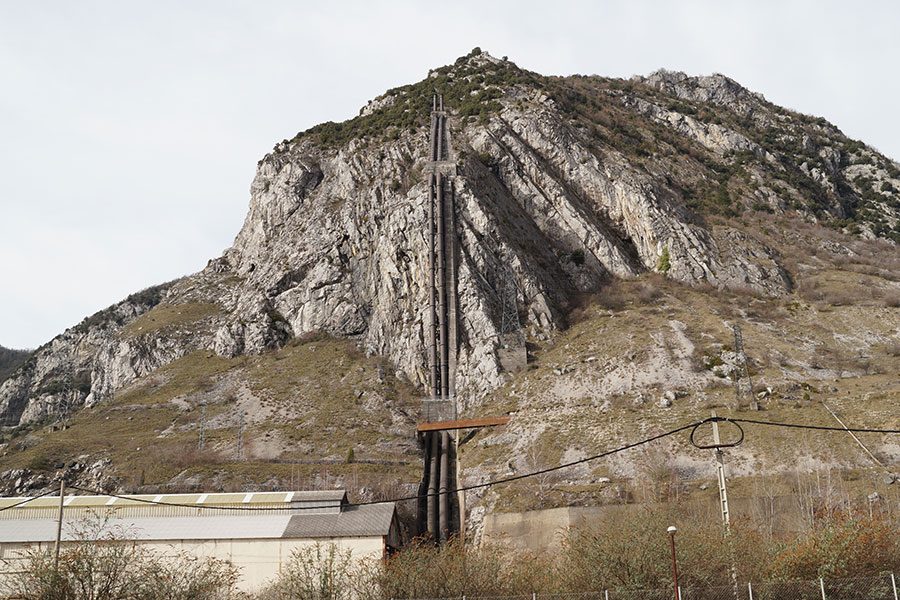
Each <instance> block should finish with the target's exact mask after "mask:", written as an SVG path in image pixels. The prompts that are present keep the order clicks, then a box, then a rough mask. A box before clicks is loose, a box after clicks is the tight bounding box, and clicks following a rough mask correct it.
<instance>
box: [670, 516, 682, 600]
mask: <svg viewBox="0 0 900 600" xmlns="http://www.w3.org/2000/svg"><path fill="white" fill-rule="evenodd" d="M667 531H668V532H669V542H670V543H671V546H672V575H673V576H674V578H675V600H681V588H679V587H678V565H677V563H676V562H675V532H676V531H678V530H677V529H676V528H675V526H674V525H670V526H669V529H668V530H667Z"/></svg>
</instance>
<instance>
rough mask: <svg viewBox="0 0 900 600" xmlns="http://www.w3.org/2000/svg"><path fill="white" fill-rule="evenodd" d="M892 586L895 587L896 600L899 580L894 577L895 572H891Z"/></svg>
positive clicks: (895, 599) (895, 598)
mask: <svg viewBox="0 0 900 600" xmlns="http://www.w3.org/2000/svg"><path fill="white" fill-rule="evenodd" d="M891 587H892V588H894V600H898V599H897V580H896V579H894V574H893V573H891Z"/></svg>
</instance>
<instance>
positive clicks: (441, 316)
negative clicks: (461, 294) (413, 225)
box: [436, 172, 449, 398]
mask: <svg viewBox="0 0 900 600" xmlns="http://www.w3.org/2000/svg"><path fill="white" fill-rule="evenodd" d="M436 179H437V212H438V214H437V242H438V325H439V328H440V353H441V397H442V398H447V395H448V393H449V389H448V387H447V384H448V381H447V257H446V254H445V252H444V248H445V246H446V243H445V240H446V237H447V234H446V232H445V228H444V181H443V179H442V177H441V174H440V172H438V173H437V175H436Z"/></svg>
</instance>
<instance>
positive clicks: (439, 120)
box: [434, 100, 444, 160]
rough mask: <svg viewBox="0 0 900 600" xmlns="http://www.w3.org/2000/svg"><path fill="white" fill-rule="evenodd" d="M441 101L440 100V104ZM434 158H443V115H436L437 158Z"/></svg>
mask: <svg viewBox="0 0 900 600" xmlns="http://www.w3.org/2000/svg"><path fill="white" fill-rule="evenodd" d="M443 102H444V101H443V100H441V104H442V105H443ZM441 110H443V108H442V109H441ZM434 160H444V115H438V116H437V158H435V159H434Z"/></svg>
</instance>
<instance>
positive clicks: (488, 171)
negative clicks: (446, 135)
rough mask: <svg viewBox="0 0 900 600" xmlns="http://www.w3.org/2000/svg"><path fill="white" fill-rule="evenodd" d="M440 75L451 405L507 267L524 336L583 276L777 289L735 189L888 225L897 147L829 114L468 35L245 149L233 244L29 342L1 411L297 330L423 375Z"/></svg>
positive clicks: (490, 357) (41, 405)
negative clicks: (243, 191) (488, 45)
mask: <svg viewBox="0 0 900 600" xmlns="http://www.w3.org/2000/svg"><path fill="white" fill-rule="evenodd" d="M435 86H443V87H442V89H443V88H446V89H447V90H448V98H447V100H446V102H447V106H448V108H449V110H450V112H451V119H450V143H451V147H452V159H453V161H455V164H456V175H455V176H453V177H452V183H453V186H454V189H455V203H456V211H457V231H456V235H457V238H458V248H459V260H458V273H457V278H458V290H459V301H458V306H459V332H460V344H459V357H458V362H457V369H458V370H457V373H456V381H457V391H458V396H459V397H460V400H461V401H462V405H463V408H464V409H465V408H466V407H473V406H476V405H477V404H478V402H479V401H480V400H481V399H482V398H483V397H484V396H485V394H487V393H488V392H490V391H491V390H493V389H495V388H497V387H498V386H499V385H501V384H502V382H503V373H502V371H501V367H500V363H499V360H498V358H497V349H498V347H499V345H500V340H499V333H500V331H499V330H500V321H501V311H502V307H503V304H504V302H505V301H509V299H504V294H505V293H506V288H505V287H504V282H505V281H507V280H510V279H511V280H512V281H514V282H515V284H516V298H515V302H516V306H517V309H518V312H519V315H520V320H521V321H522V325H523V327H524V328H525V329H526V330H527V331H528V332H529V334H530V335H534V336H541V335H546V333H547V332H548V331H551V330H554V329H559V328H564V327H565V326H566V314H567V313H568V312H569V311H570V309H571V308H572V306H573V303H574V301H575V300H576V299H577V298H578V297H579V296H580V295H583V294H587V293H592V292H595V291H597V290H598V289H602V287H603V286H604V284H605V282H608V281H610V280H611V279H612V278H630V277H634V276H636V275H639V274H640V273H643V272H646V271H661V272H664V273H665V275H666V276H667V277H669V278H672V279H675V280H679V281H682V282H685V283H690V284H708V285H711V286H714V287H717V288H731V289H748V290H751V291H753V292H754V293H756V294H759V295H762V296H778V295H780V294H784V293H786V292H788V291H789V290H790V289H791V280H790V278H789V276H788V274H787V273H786V271H785V269H784V267H783V265H782V259H781V257H780V256H779V255H778V253H777V252H776V251H774V250H772V249H770V248H768V247H767V246H766V245H765V244H763V243H762V242H761V241H759V240H758V239H756V238H755V237H754V236H753V235H752V234H750V233H748V232H746V231H745V230H740V229H738V228H735V227H732V226H730V225H729V224H728V223H729V222H728V220H727V218H723V217H720V216H719V215H724V216H725V217H727V216H729V215H734V214H737V213H739V212H740V210H742V208H741V207H743V208H746V207H748V206H749V205H751V204H753V205H754V206H756V205H759V206H763V205H764V208H765V210H768V211H775V212H784V211H786V210H794V211H797V213H798V214H800V215H801V217H803V218H806V219H807V220H827V219H828V218H832V217H833V218H845V217H846V216H847V215H848V214H851V213H852V211H853V210H856V211H857V213H859V214H862V213H860V212H859V211H860V210H862V209H860V208H859V207H860V206H869V208H867V209H865V210H868V211H870V213H871V214H875V213H877V214H878V215H880V216H878V219H879V220H878V221H877V223H878V225H877V227H876V226H875V225H870V224H869V221H865V219H862V220H859V221H858V224H856V225H853V226H855V227H856V228H857V232H858V233H860V235H862V236H864V237H866V236H868V237H873V236H878V235H882V237H885V236H886V237H888V238H890V236H891V235H893V234H892V231H893V229H892V228H896V226H897V214H896V213H897V210H896V209H891V206H892V205H891V204H890V198H891V197H890V195H889V194H887V193H884V194H882V193H881V192H878V193H879V194H881V195H879V196H878V198H875V197H874V196H872V194H871V193H870V192H869V191H865V194H869V195H868V196H865V194H864V190H863V187H866V189H869V188H872V189H874V187H878V189H881V188H882V187H884V189H885V190H886V189H888V187H890V186H892V185H893V183H892V182H894V183H896V184H897V187H898V188H900V181H898V180H897V179H896V176H897V168H896V165H895V164H894V163H892V162H890V161H888V160H887V159H884V158H883V157H881V156H880V155H876V154H875V153H874V152H873V151H870V149H868V148H866V147H865V146H861V145H860V147H857V148H854V149H853V151H854V152H855V154H852V155H851V154H848V148H847V147H846V144H847V142H848V141H847V140H846V138H844V137H843V136H842V134H840V132H839V131H838V130H837V129H836V128H834V127H833V126H831V125H829V124H827V123H824V124H822V123H819V122H818V121H815V122H813V123H812V124H809V123H807V122H806V121H804V120H803V119H800V118H799V116H796V115H794V116H792V115H791V114H788V113H787V111H784V110H783V109H778V108H777V107H773V105H771V104H769V103H767V102H766V101H765V100H764V99H762V98H761V97H760V96H758V95H756V94H753V93H750V92H748V91H747V90H745V89H744V88H742V87H740V86H739V85H738V84H737V83H735V82H733V81H732V80H730V79H728V78H725V77H722V76H712V77H701V78H691V77H687V76H685V75H683V74H679V73H665V72H661V73H656V74H653V75H651V76H650V77H648V78H637V79H635V80H631V81H628V82H622V81H620V80H604V79H602V78H583V79H578V78H575V79H571V80H569V79H558V78H545V77H542V76H539V75H536V74H533V73H527V72H525V71H522V70H520V69H518V68H517V67H515V65H513V64H512V63H509V62H507V61H500V60H498V59H495V58H493V57H490V56H489V55H487V54H485V53H481V52H473V53H472V54H470V55H469V56H467V57H463V58H461V59H460V60H459V61H457V62H456V64H454V65H453V66H449V67H443V68H441V69H438V70H437V71H435V72H433V73H432V74H431V76H430V78H429V79H428V80H425V81H424V82H421V83H420V84H414V85H412V86H406V87H404V88H398V89H397V90H392V91H391V92H388V93H387V94H385V95H383V96H381V97H379V98H378V99H376V100H374V101H372V102H370V103H369V104H368V106H367V107H366V108H365V109H364V110H363V111H362V113H361V115H360V116H359V117H357V119H354V120H352V121H349V122H347V123H344V124H326V126H322V127H320V128H314V129H313V130H311V131H310V132H306V133H304V134H300V135H298V136H297V137H295V138H293V139H292V140H285V141H284V142H282V143H280V144H278V145H277V146H276V148H275V150H274V151H273V152H272V153H270V154H267V155H266V156H265V157H263V159H262V160H260V162H259V164H258V168H257V172H256V176H255V177H254V179H253V182H252V185H251V188H250V209H249V213H248V215H247V217H246V220H245V222H244V225H243V227H242V228H241V230H240V232H239V233H238V235H237V237H236V239H235V242H234V245H233V246H232V247H231V248H229V249H228V250H227V251H225V253H224V255H223V256H222V257H220V258H217V259H215V260H212V261H210V263H209V265H207V267H206V268H205V269H203V270H202V271H200V272H199V273H197V274H195V275H192V276H189V277H186V278H184V279H182V280H180V281H178V282H176V283H175V284H172V285H168V286H166V287H165V288H164V289H161V290H160V291H159V298H156V299H155V302H144V303H141V302H134V301H125V302H123V303H121V304H119V305H116V306H115V307H111V308H110V309H107V311H104V314H101V315H99V317H98V316H96V315H95V317H97V318H96V319H95V318H94V317H92V318H91V319H93V321H92V322H91V323H90V324H89V325H88V326H84V327H82V326H79V327H77V328H72V329H70V330H68V331H67V332H65V333H63V334H61V335H60V336H58V337H57V338H55V339H54V340H53V341H51V342H50V343H48V344H47V345H45V346H43V347H42V348H40V349H39V350H38V351H36V353H35V354H34V356H33V357H32V360H31V361H30V363H29V364H27V365H26V366H24V367H23V368H21V369H20V370H19V371H18V372H17V373H15V374H14V375H13V376H12V377H10V378H9V379H7V380H6V381H5V382H3V384H2V387H0V410H2V411H3V415H4V419H5V422H6V423H7V424H9V425H16V424H20V423H27V422H32V421H35V420H38V419H40V418H44V417H48V416H53V415H55V414H60V413H64V412H66V411H68V410H72V409H73V408H76V407H78V406H81V405H84V404H87V405H91V404H94V403H98V402H102V401H104V400H106V399H108V398H110V397H111V395H112V394H113V393H114V392H115V390H116V389H119V388H121V387H122V386H124V385H126V384H127V383H129V382H130V381H132V380H134V379H135V378H137V377H140V376H143V375H146V374H148V373H150V372H152V371H153V370H154V369H156V368H158V367H160V366H162V365H164V364H167V363H168V362H171V361H172V360H175V359H177V358H179V357H181V356H184V355H185V354H188V353H189V352H193V351H195V350H197V349H208V350H209V351H210V352H211V353H216V354H219V355H222V356H228V357H232V356H236V355H240V354H253V353H261V352H264V351H266V350H267V349H271V348H277V347H279V346H280V345H282V344H283V343H284V342H285V341H286V340H288V339H290V338H292V337H302V336H304V335H306V334H310V333H313V332H326V333H328V334H331V335H334V336H340V337H347V338H351V339H353V340H355V341H356V342H357V344H358V346H359V347H360V348H361V349H362V350H363V351H365V352H366V353H369V354H377V355H381V356H384V357H386V358H387V359H389V360H390V361H391V363H393V365H395V368H396V370H397V372H398V374H399V375H402V376H403V377H405V378H407V379H409V380H410V381H411V382H413V383H414V384H417V385H422V384H424V382H425V378H426V374H427V369H428V366H427V364H426V356H427V353H426V349H425V345H424V338H425V336H424V328H425V325H426V322H427V317H426V307H427V306H428V292H427V287H426V282H427V280H428V271H427V269H428V265H427V252H426V249H427V246H426V244H427V237H426V234H427V232H426V228H425V224H426V222H427V221H426V218H427V213H426V202H427V199H428V189H427V177H426V175H425V174H424V173H425V171H424V169H425V163H426V158H427V154H428V152H427V146H428V139H427V133H428V132H427V127H426V126H424V124H425V123H426V122H427V116H428V110H429V108H430V101H431V97H430V94H431V89H433V88H434V87H435ZM592 86H593V87H592ZM629 127H630V128H631V129H629ZM354 128H356V129H354ZM772 128H780V130H779V131H777V132H775V133H772V132H771V131H770V130H771V129H772ZM623 132H624V133H623ZM761 132H762V133H761ZM794 142H796V144H797V147H798V148H800V149H801V150H802V152H804V153H805V154H803V155H802V156H800V157H799V158H798V157H797V156H794V157H792V158H791V160H793V161H794V163H796V162H797V161H801V160H802V161H803V163H802V165H797V164H794V163H790V164H789V161H788V160H787V159H786V158H785V157H786V156H787V153H788V151H789V150H790V149H792V148H794V145H793V144H794ZM840 144H844V146H840ZM853 156H856V157H866V156H868V157H870V159H871V160H869V161H868V162H866V163H865V164H863V163H862V162H859V163H858V164H854V161H855V160H856V159H855V158H853ZM872 157H874V158H872ZM801 167H803V168H801ZM804 168H805V170H804ZM848 169H855V171H852V172H850V175H852V176H853V177H854V178H853V179H852V182H850V183H848V181H849V180H850V179H849V175H848V176H847V177H844V176H843V175H841V174H842V173H845V172H848ZM782 173H783V174H784V175H781V174H782ZM797 173H806V174H807V175H803V177H805V179H802V180H801V179H796V178H795V175H796V174H797ZM797 177H799V175H797ZM860 178H862V179H860ZM773 182H777V184H776V183H773ZM891 189H893V188H891ZM810 198H811V199H810ZM866 198H868V200H866ZM865 202H869V203H870V204H869V205H866V204H865ZM708 207H712V209H713V210H712V217H713V218H711V219H708V218H707V216H709V215H708V214H707V213H708V212H709V211H707V210H706V208H708ZM716 211H719V212H718V213H716ZM879 211H880V212H879ZM857 213H852V214H857ZM865 214H869V213H865ZM829 215H831V217H829ZM873 222H875V221H873ZM851 225H852V224H851ZM848 226H850V225H848ZM879 228H880V229H879Z"/></svg>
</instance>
